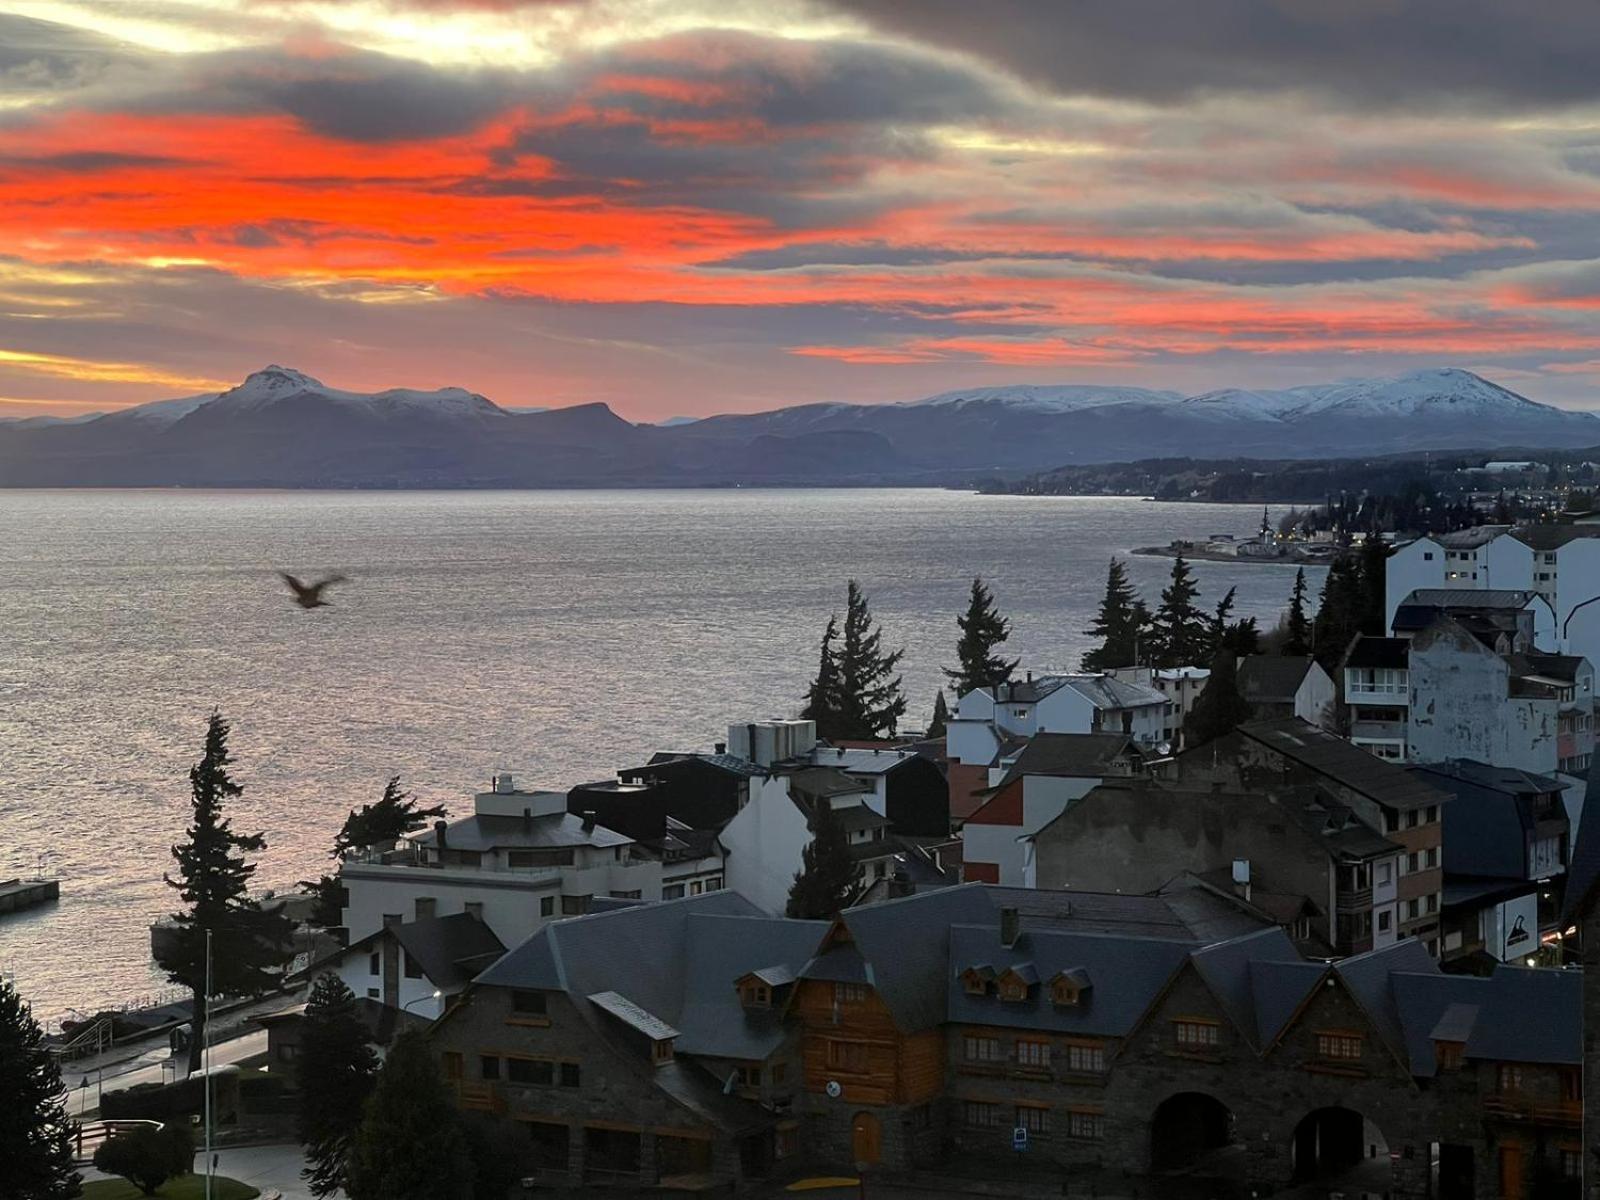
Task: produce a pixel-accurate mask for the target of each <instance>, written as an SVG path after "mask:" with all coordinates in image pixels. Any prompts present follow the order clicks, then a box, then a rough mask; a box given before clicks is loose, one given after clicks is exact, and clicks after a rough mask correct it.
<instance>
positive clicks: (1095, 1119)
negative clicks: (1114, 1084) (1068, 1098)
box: [1067, 1109, 1106, 1142]
mask: <svg viewBox="0 0 1600 1200" xmlns="http://www.w3.org/2000/svg"><path fill="white" fill-rule="evenodd" d="M1067 1136H1068V1137H1069V1138H1072V1139H1073V1140H1074V1141H1079V1142H1098V1141H1099V1140H1100V1139H1101V1138H1103V1137H1105V1136H1106V1118H1105V1114H1104V1113H1098V1112H1093V1111H1091V1110H1089V1109H1073V1110H1072V1111H1071V1112H1069V1113H1067Z"/></svg>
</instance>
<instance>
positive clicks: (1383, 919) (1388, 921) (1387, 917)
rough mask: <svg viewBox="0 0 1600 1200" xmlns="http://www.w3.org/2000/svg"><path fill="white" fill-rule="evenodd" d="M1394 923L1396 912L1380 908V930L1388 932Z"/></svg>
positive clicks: (1380, 931)
mask: <svg viewBox="0 0 1600 1200" xmlns="http://www.w3.org/2000/svg"><path fill="white" fill-rule="evenodd" d="M1393 924H1394V913H1392V912H1390V911H1389V910H1388V909H1387V908H1385V909H1382V910H1380V911H1379V913H1378V932H1379V933H1388V932H1389V929H1390V927H1391V926H1392V925H1393Z"/></svg>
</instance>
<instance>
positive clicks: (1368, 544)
mask: <svg viewBox="0 0 1600 1200" xmlns="http://www.w3.org/2000/svg"><path fill="white" fill-rule="evenodd" d="M1388 563H1389V547H1388V546H1386V545H1384V542H1383V538H1382V537H1380V536H1379V535H1378V531H1377V530H1376V529H1371V530H1369V531H1368V532H1367V539H1366V541H1364V542H1362V543H1361V555H1360V558H1359V560H1358V562H1357V570H1358V571H1359V572H1360V575H1361V617H1360V625H1359V632H1361V633H1366V634H1371V635H1372V636H1373V637H1382V636H1383V635H1384V634H1385V633H1387V632H1388V630H1386V629H1385V628H1384V627H1383V624H1384V622H1383V614H1384V599H1383V596H1384V588H1385V587H1386V586H1387V583H1388V574H1389V567H1388Z"/></svg>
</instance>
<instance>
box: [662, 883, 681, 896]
mask: <svg viewBox="0 0 1600 1200" xmlns="http://www.w3.org/2000/svg"><path fill="white" fill-rule="evenodd" d="M661 898H662V899H663V900H682V899H683V884H681V883H669V884H667V885H666V886H665V887H663V888H662V889H661Z"/></svg>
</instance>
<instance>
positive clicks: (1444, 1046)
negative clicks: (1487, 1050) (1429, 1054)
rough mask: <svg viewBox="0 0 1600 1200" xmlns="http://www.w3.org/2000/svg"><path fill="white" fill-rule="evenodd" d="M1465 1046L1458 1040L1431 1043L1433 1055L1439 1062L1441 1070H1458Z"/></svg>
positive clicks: (1464, 1055)
mask: <svg viewBox="0 0 1600 1200" xmlns="http://www.w3.org/2000/svg"><path fill="white" fill-rule="evenodd" d="M1466 1049H1467V1048H1466V1046H1464V1045H1463V1044H1462V1043H1460V1042H1435V1043H1434V1044H1433V1057H1434V1058H1435V1059H1436V1060H1437V1061H1438V1063H1439V1070H1441V1071H1459V1070H1460V1069H1461V1061H1462V1059H1463V1058H1465V1057H1466Z"/></svg>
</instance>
